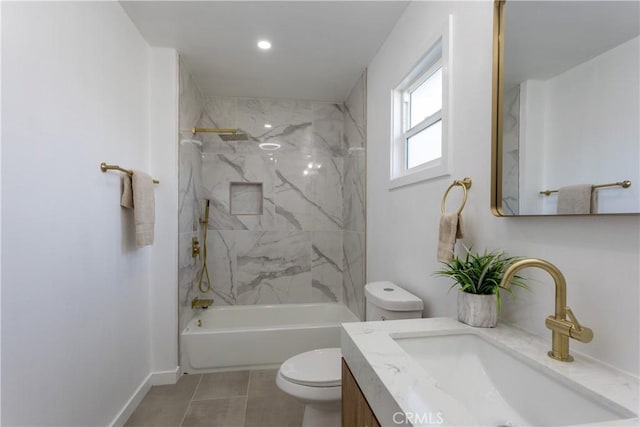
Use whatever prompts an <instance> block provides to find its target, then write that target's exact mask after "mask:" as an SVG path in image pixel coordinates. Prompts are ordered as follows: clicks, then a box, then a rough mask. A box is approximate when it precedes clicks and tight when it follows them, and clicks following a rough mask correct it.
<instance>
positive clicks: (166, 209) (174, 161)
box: [149, 48, 178, 384]
mask: <svg viewBox="0 0 640 427" xmlns="http://www.w3.org/2000/svg"><path fill="white" fill-rule="evenodd" d="M149 72H150V78H149V85H150V91H149V95H150V99H149V106H150V121H149V123H150V127H149V136H150V141H151V147H150V150H151V151H150V159H151V166H150V167H151V169H150V170H152V171H153V174H154V177H155V178H157V179H158V180H159V181H160V185H158V186H157V188H156V194H155V196H156V233H155V241H154V244H153V246H152V248H151V285H150V287H149V301H150V310H151V334H152V335H151V355H152V362H153V364H152V370H153V371H154V372H156V373H166V375H165V376H164V378H158V377H157V376H156V379H155V381H154V383H155V384H160V383H166V382H167V381H169V382H175V378H176V375H177V374H178V284H177V282H178V54H177V52H176V51H175V50H174V49H163V48H153V49H151V55H150V70H149ZM172 377H173V380H174V381H171V379H172Z"/></svg>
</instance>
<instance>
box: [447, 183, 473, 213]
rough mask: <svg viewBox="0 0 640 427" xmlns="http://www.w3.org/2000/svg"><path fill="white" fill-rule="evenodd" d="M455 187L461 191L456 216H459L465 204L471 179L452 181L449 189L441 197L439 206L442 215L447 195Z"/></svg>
mask: <svg viewBox="0 0 640 427" xmlns="http://www.w3.org/2000/svg"><path fill="white" fill-rule="evenodd" d="M457 185H459V186H460V187H462V191H463V196H462V204H461V205H460V208H459V209H458V212H457V214H458V215H460V214H461V213H462V209H464V205H465V204H466V203H467V190H468V189H469V188H471V178H469V177H466V178H464V179H461V180H460V179H456V180H455V181H453V184H451V185H450V186H449V188H447V191H445V192H444V196H442V204H441V205H440V211H442V213H444V212H445V207H446V203H447V196H448V195H449V191H451V189H452V188H453V187H455V186H457Z"/></svg>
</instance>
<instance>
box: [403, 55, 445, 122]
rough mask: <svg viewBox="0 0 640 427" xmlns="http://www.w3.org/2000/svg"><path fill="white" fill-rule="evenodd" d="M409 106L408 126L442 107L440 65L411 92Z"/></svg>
mask: <svg viewBox="0 0 640 427" xmlns="http://www.w3.org/2000/svg"><path fill="white" fill-rule="evenodd" d="M409 106H410V107H409V108H410V110H411V113H410V123H409V127H410V128H412V127H414V126H415V125H417V124H418V123H420V122H421V121H423V120H424V119H426V118H427V117H429V116H431V115H432V114H433V113H435V112H437V111H439V110H441V109H442V67H440V68H438V69H437V70H436V72H435V73H433V74H432V75H431V76H430V77H429V78H428V79H427V80H425V81H424V82H423V83H422V84H421V85H420V86H418V87H417V88H416V89H415V90H413V92H411V94H410V98H409Z"/></svg>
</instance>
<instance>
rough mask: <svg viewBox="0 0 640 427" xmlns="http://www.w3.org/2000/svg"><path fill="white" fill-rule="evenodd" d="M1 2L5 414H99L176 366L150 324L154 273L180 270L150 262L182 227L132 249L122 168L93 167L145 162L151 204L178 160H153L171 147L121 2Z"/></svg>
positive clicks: (105, 417)
mask: <svg viewBox="0 0 640 427" xmlns="http://www.w3.org/2000/svg"><path fill="white" fill-rule="evenodd" d="M2 9H3V11H2V12H3V13H2V63H3V68H2V86H3V92H2V106H3V109H2V114H3V115H2V124H3V127H2V149H3V157H2V229H3V235H2V267H3V268H2V286H3V287H2V399H3V400H2V408H3V411H2V424H3V425H69V426H70V425H106V424H108V423H110V422H112V420H113V419H114V417H116V416H117V414H119V413H120V411H122V410H123V408H125V405H126V404H127V402H128V400H129V399H130V398H131V397H132V396H135V393H136V391H137V390H140V388H142V390H143V391H144V385H145V383H146V382H147V380H148V378H149V373H150V372H151V370H152V369H153V368H154V367H155V366H160V367H164V366H167V369H170V367H171V365H172V364H173V366H174V367H175V357H176V356H175V354H176V350H175V347H174V348H173V349H171V351H172V352H173V357H174V359H173V363H171V362H172V361H171V360H169V361H168V362H167V361H165V360H160V359H159V358H153V359H152V356H151V348H152V342H153V343H154V344H157V342H158V340H160V339H164V338H163V337H161V336H160V334H158V333H157V331H156V330H155V329H154V334H152V328H151V326H150V323H151V322H152V321H154V322H155V321H157V316H156V315H157V313H156V312H152V310H151V304H153V303H155V302H156V301H158V300H160V299H163V298H165V299H164V301H163V302H162V304H163V307H164V306H166V305H170V304H172V302H170V301H168V299H166V297H165V296H157V295H156V293H155V289H154V288H150V284H151V285H153V286H159V287H160V288H161V289H164V291H163V292H165V294H166V293H168V292H173V293H174V294H175V281H174V283H173V285H172V284H171V278H169V277H167V278H165V279H164V280H162V281H160V283H157V282H156V277H155V276H153V275H152V274H151V272H150V268H151V266H152V265H156V264H158V263H159V262H161V261H163V260H167V259H171V258H172V256H171V255H170V254H166V253H165V254H163V253H162V252H163V251H162V245H163V244H165V241H166V239H165V238H164V237H163V236H162V233H163V232H166V233H172V234H171V236H172V238H174V237H175V234H176V230H177V227H174V229H173V230H170V229H169V230H162V229H161V230H159V229H158V227H157V226H156V235H157V237H156V244H155V245H154V246H153V247H146V248H142V249H136V248H135V240H134V238H133V215H132V213H131V212H129V211H126V210H123V209H122V208H121V207H120V206H119V195H120V174H119V173H117V172H110V173H104V174H103V173H102V172H101V171H100V170H99V167H98V166H99V164H100V162H102V161H106V162H112V163H118V164H120V165H123V166H125V167H130V168H139V169H143V170H148V171H149V172H150V173H151V174H153V175H157V177H158V178H159V179H161V180H162V181H161V184H160V186H168V187H166V188H165V187H162V189H161V190H160V192H159V193H157V195H158V208H162V209H164V208H165V207H167V206H169V207H170V206H171V205H172V203H173V202H172V201H171V200H169V199H170V198H171V196H170V195H169V194H168V193H167V192H170V191H172V190H171V189H172V188H174V187H175V185H176V182H177V181H176V179H175V174H176V172H175V169H174V170H173V171H167V172H165V171H164V170H161V169H156V165H158V168H159V167H160V165H161V164H166V165H170V164H172V162H173V163H175V153H173V154H171V153H169V154H167V155H164V156H163V155H158V154H157V153H158V152H157V151H155V149H156V145H155V144H156V140H154V146H153V147H151V146H150V143H149V139H150V136H154V137H155V136H156V133H155V132H154V131H153V130H152V131H150V130H149V128H150V126H149V121H150V119H153V118H154V117H156V116H154V111H156V110H153V111H152V110H151V109H150V108H149V101H150V99H149V95H150V93H151V92H150V91H151V90H154V89H155V86H154V85H155V84H157V82H158V80H157V79H158V78H159V77H158V75H150V55H151V51H150V49H149V47H148V46H147V44H146V43H145V42H144V41H143V39H142V38H141V36H140V35H139V33H138V31H137V30H136V28H135V27H134V26H133V24H132V23H131V22H130V20H129V18H128V17H127V15H126V14H125V13H124V12H123V10H122V8H121V6H120V5H119V4H118V3H116V2H101V3H98V2H87V3H83V2H69V3H44V2H41V3H25V2H15V3H7V2H3V4H2ZM158 58H159V57H154V59H158ZM164 59H165V60H166V62H171V59H170V58H169V57H166V56H165V57H164ZM165 65H166V64H165ZM165 77H167V76H165ZM170 80H171V77H170V76H169V77H167V79H165V82H168V81H170ZM168 95H169V94H167V96H168ZM174 120H175V116H174ZM169 127H170V126H169ZM165 129H166V127H165ZM162 141H165V140H164V139H163V140H162ZM173 144H174V145H175V139H174V140H173ZM151 154H154V157H153V160H151ZM172 156H173V160H172ZM174 167H175V165H174ZM172 185H173V186H174V187H172ZM173 191H175V188H174V189H173ZM175 194H177V192H176V193H175ZM174 212H175V209H174ZM166 215H171V213H170V212H167V213H166ZM157 218H158V222H159V223H163V224H170V225H171V220H170V219H167V218H166V216H165V213H164V212H161V213H160V212H159V213H158V217H157ZM175 221H176V219H175V218H173V222H175ZM158 235H159V236H158ZM169 240H171V239H169ZM169 245H171V242H170V243H169ZM168 250H169V251H171V248H169V249H168ZM152 262H153V264H152ZM172 262H174V261H172ZM174 265H175V262H174ZM170 270H171V269H170V268H168V269H165V270H163V271H165V272H166V271H170ZM152 278H153V280H154V283H151V279H152ZM171 286H173V290H172V291H171V290H170V289H169V288H170V287H171ZM150 292H151V295H153V296H154V298H155V299H154V298H150ZM174 298H175V297H174ZM173 309H174V310H175V306H174V307H173ZM170 323H171V322H164V323H162V327H165V326H166V325H167V324H170ZM165 332H166V331H165ZM167 333H169V334H174V333H175V328H173V329H171V331H170V332H167ZM172 338H173V339H175V337H174V336H172ZM147 387H148V386H147Z"/></svg>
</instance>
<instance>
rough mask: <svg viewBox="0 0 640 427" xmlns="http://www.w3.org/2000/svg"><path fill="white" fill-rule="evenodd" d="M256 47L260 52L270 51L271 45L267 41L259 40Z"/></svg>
mask: <svg viewBox="0 0 640 427" xmlns="http://www.w3.org/2000/svg"><path fill="white" fill-rule="evenodd" d="M258 47H259V48H260V49H262V50H268V49H271V43H270V42H269V41H268V40H260V41H259V42H258Z"/></svg>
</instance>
